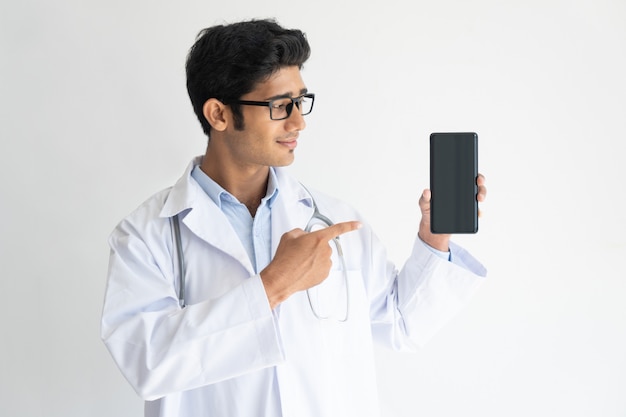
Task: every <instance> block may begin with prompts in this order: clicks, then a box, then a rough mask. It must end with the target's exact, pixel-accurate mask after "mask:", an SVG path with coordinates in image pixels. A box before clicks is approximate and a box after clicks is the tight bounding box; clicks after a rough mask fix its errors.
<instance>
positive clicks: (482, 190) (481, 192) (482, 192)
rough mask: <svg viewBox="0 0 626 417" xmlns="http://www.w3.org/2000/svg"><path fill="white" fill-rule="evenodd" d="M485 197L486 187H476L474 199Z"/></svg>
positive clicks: (483, 198) (481, 199)
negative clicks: (476, 191) (476, 192)
mask: <svg viewBox="0 0 626 417" xmlns="http://www.w3.org/2000/svg"><path fill="white" fill-rule="evenodd" d="M486 197H487V189H486V188H485V187H478V194H477V195H476V200H478V201H479V202H483V201H485V198H486Z"/></svg>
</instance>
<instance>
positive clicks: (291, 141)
mask: <svg viewBox="0 0 626 417" xmlns="http://www.w3.org/2000/svg"><path fill="white" fill-rule="evenodd" d="M277 142H278V143H279V144H280V145H282V146H284V147H286V148H288V149H290V150H292V149H295V148H296V146H298V137H297V136H295V137H291V138H285V139H281V140H278V141H277Z"/></svg>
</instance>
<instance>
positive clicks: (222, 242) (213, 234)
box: [183, 196, 255, 275]
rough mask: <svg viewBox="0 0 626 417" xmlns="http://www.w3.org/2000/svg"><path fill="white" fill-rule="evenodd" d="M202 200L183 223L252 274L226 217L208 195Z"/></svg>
mask: <svg viewBox="0 0 626 417" xmlns="http://www.w3.org/2000/svg"><path fill="white" fill-rule="evenodd" d="M203 200H205V201H204V202H203V204H196V205H195V206H194V208H193V210H191V211H190V212H189V213H188V214H187V215H186V216H185V217H184V218H183V223H184V224H185V225H186V226H187V227H189V229H190V230H191V231H192V232H193V233H194V234H195V235H196V236H198V237H199V238H200V239H202V240H204V241H205V242H207V243H208V244H209V245H212V246H214V247H216V248H217V249H219V250H221V251H222V252H224V254H226V255H228V256H231V257H232V258H234V259H236V260H237V261H239V262H240V263H241V264H242V265H243V266H244V267H245V268H246V270H248V272H249V273H250V275H254V274H255V272H254V268H253V266H252V263H251V261H250V257H249V256H248V253H247V252H246V250H245V248H244V247H243V244H242V243H241V240H240V239H239V236H237V233H236V232H235V230H234V229H233V227H232V226H231V224H230V222H229V221H228V218H226V216H225V215H224V213H223V212H222V211H221V210H220V209H219V207H217V206H216V205H215V203H213V200H211V199H210V198H209V197H208V196H207V197H206V199H203Z"/></svg>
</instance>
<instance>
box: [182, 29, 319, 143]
mask: <svg viewBox="0 0 626 417" xmlns="http://www.w3.org/2000/svg"><path fill="white" fill-rule="evenodd" d="M310 54H311V48H310V46H309V43H308V41H307V39H306V36H305V34H304V33H303V32H302V31H300V30H297V29H285V28H283V27H281V26H280V25H279V24H278V23H276V21H275V20H273V19H264V20H249V21H243V22H237V23H232V24H228V25H217V26H212V27H209V28H206V29H203V30H201V31H200V33H199V34H198V36H197V38H196V42H195V43H194V45H193V46H192V47H191V49H190V50H189V54H188V55H187V63H186V72H187V92H188V93H189V98H190V99H191V104H192V105H193V110H194V112H195V113H196V116H197V117H198V120H200V124H201V125H202V129H203V130H204V133H206V134H207V136H210V130H211V125H210V124H209V122H208V121H207V120H206V118H205V117H204V115H203V112H202V107H203V106H204V103H205V102H206V101H207V100H208V99H210V98H216V99H218V100H220V101H222V102H223V103H225V104H228V103H229V101H232V100H237V99H239V98H240V97H241V96H243V95H244V94H246V93H249V92H250V91H252V90H253V89H254V87H255V86H256V84H257V83H259V82H262V81H264V80H266V79H268V78H269V77H270V76H271V75H272V74H274V73H276V72H277V71H278V70H280V69H281V68H284V67H287V66H298V67H299V68H302V66H303V65H304V63H305V62H306V60H307V59H308V58H309V56H310ZM231 109H232V111H233V116H234V118H235V121H234V123H235V128H236V129H243V115H242V113H241V109H240V106H238V105H235V104H231Z"/></svg>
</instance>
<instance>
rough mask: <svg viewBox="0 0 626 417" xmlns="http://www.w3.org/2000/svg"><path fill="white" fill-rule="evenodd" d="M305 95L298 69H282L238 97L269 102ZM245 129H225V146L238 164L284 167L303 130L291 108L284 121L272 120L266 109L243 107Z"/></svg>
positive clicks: (299, 120) (303, 123)
mask: <svg viewBox="0 0 626 417" xmlns="http://www.w3.org/2000/svg"><path fill="white" fill-rule="evenodd" d="M306 92H307V89H306V87H305V85H304V82H303V81H302V77H301V75H300V69H299V68H298V67H285V68H282V69H281V70H279V71H278V72H277V73H275V74H274V75H272V77H271V78H269V79H268V80H267V81H264V82H262V83H259V84H257V86H256V88H255V89H254V90H253V91H251V92H250V93H248V94H245V95H244V96H242V97H241V100H251V101H269V100H271V99H275V98H278V97H298V96H300V95H302V94H304V93H306ZM241 111H242V113H243V120H244V127H243V129H241V130H237V129H235V127H234V124H233V123H231V124H230V125H229V127H228V128H227V129H226V131H225V132H224V133H225V140H224V141H223V144H224V146H226V147H227V148H228V155H230V156H231V157H232V159H233V162H235V163H237V164H239V165H256V166H259V165H260V166H285V165H289V164H291V163H292V162H293V160H294V150H295V148H296V146H297V145H298V136H299V133H300V131H301V130H302V129H304V128H305V127H306V123H305V121H304V118H303V116H302V115H300V113H299V112H298V111H297V109H296V108H295V107H294V109H293V111H292V112H291V115H290V116H289V117H288V118H287V119H284V120H271V119H270V110H269V107H259V106H247V105H242V106H241Z"/></svg>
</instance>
